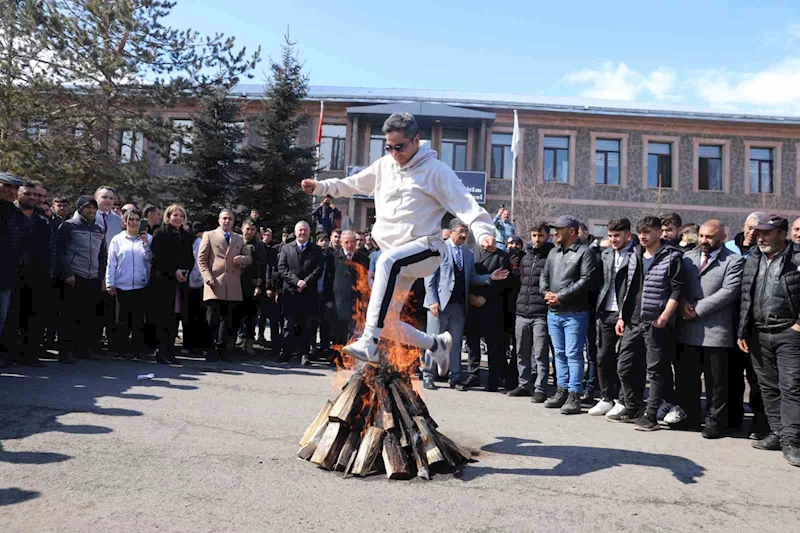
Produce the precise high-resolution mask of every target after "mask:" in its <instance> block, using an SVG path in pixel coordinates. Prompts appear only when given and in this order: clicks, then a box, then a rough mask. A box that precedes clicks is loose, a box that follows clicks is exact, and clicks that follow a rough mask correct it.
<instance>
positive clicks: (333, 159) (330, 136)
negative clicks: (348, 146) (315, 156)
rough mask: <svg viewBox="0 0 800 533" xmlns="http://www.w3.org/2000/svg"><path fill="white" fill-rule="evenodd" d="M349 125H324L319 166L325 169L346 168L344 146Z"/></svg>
mask: <svg viewBox="0 0 800 533" xmlns="http://www.w3.org/2000/svg"><path fill="white" fill-rule="evenodd" d="M346 136H347V126H342V125H337V124H323V125H322V142H321V143H320V146H319V166H320V168H324V169H325V170H343V169H344V146H345V138H346Z"/></svg>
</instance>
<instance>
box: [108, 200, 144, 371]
mask: <svg viewBox="0 0 800 533" xmlns="http://www.w3.org/2000/svg"><path fill="white" fill-rule="evenodd" d="M140 220H141V214H140V213H139V211H137V210H135V209H130V210H128V211H125V213H123V215H122V222H123V224H124V227H125V229H124V231H122V232H121V233H118V234H117V235H115V236H114V238H112V239H111V242H110V243H109V245H108V264H107V266H106V290H107V291H108V293H109V294H110V295H112V296H114V297H116V300H117V320H116V329H117V338H118V342H119V344H120V345H119V346H116V347H113V349H114V350H115V351H117V352H118V353H119V355H120V356H121V357H123V358H126V359H128V358H134V359H136V358H138V357H139V356H140V355H141V354H142V353H143V352H145V350H146V345H145V341H144V316H145V308H146V305H147V299H146V295H147V292H146V289H147V285H148V284H149V283H150V238H151V237H150V235H148V234H147V232H146V231H145V232H142V233H141V234H140V233H139V221H140Z"/></svg>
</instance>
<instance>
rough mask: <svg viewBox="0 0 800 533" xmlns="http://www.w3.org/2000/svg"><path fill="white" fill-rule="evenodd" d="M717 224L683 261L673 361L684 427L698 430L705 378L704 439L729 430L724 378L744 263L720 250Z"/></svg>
mask: <svg viewBox="0 0 800 533" xmlns="http://www.w3.org/2000/svg"><path fill="white" fill-rule="evenodd" d="M724 242H725V230H724V228H723V227H722V224H721V223H720V221H719V220H708V221H706V222H704V223H703V225H702V226H700V230H699V232H698V243H699V246H698V247H697V248H695V249H693V250H691V251H689V252H687V253H686V254H685V255H684V256H683V269H684V272H685V279H686V285H685V286H684V290H683V294H682V296H681V308H680V313H681V318H683V322H682V323H681V326H680V330H679V341H678V342H680V346H679V348H678V351H677V355H676V358H675V370H676V372H675V393H676V397H677V400H678V403H679V404H680V405H681V406H683V409H684V411H685V412H686V420H685V422H684V425H685V426H687V427H688V428H690V429H695V428H697V427H698V426H699V425H700V374H701V373H702V374H703V375H704V377H705V387H706V402H707V405H708V413H707V415H706V424H705V428H703V437H705V438H707V439H716V438H719V437H721V436H722V433H723V432H725V431H726V430H727V429H728V373H729V371H730V370H729V365H728V362H729V358H730V351H731V349H732V348H733V345H734V341H733V339H734V335H735V324H736V301H737V300H738V298H739V291H740V287H741V282H742V272H743V268H744V258H742V256H740V255H738V254H735V253H733V252H731V251H730V250H728V249H727V248H726V247H724V246H723V243H724Z"/></svg>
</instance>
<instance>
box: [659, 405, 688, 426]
mask: <svg viewBox="0 0 800 533" xmlns="http://www.w3.org/2000/svg"><path fill="white" fill-rule="evenodd" d="M686 416H687V415H686V411H684V410H683V409H682V408H681V406H680V405H675V406H673V407H672V409H670V410H669V413H667V415H666V416H665V417H664V422H665V423H667V424H669V425H672V424H678V423H680V422H683V421H684V420H686Z"/></svg>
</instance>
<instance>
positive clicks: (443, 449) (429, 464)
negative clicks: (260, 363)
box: [297, 265, 472, 479]
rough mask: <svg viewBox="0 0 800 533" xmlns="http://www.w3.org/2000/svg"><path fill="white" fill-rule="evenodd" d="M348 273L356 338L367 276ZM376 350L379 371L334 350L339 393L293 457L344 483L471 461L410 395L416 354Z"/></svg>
mask: <svg viewBox="0 0 800 533" xmlns="http://www.w3.org/2000/svg"><path fill="white" fill-rule="evenodd" d="M355 266H356V268H357V270H358V276H357V278H358V281H357V285H356V288H357V289H358V292H359V294H360V295H361V297H360V298H359V299H358V301H357V302H356V306H355V314H354V318H355V319H356V334H355V336H357V335H358V332H359V330H361V329H363V323H364V317H365V315H366V305H367V302H368V299H369V283H368V281H367V279H368V277H367V272H366V270H364V269H363V268H361V267H360V265H355ZM409 311H410V309H408V307H406V311H405V312H404V313H403V318H402V319H403V320H405V321H407V322H410V321H411V320H410V318H411V313H410V312H409ZM337 348H339V349H340V348H341V347H337ZM379 350H380V352H381V365H380V366H373V365H359V364H358V363H357V362H356V361H354V360H353V359H352V358H350V357H348V356H347V355H345V354H342V353H341V350H340V355H339V356H338V357H337V359H336V364H337V369H338V372H337V383H339V384H340V387H341V391H340V392H339V394H338V396H337V397H336V398H334V399H333V400H329V401H327V402H326V403H325V405H323V406H322V410H321V411H320V412H319V414H318V415H317V417H316V418H315V419H314V421H313V422H312V423H311V425H310V426H308V429H306V432H305V434H304V435H303V438H302V439H301V440H300V450H299V451H298V452H297V455H298V456H299V457H300V458H302V459H305V460H306V461H310V462H312V463H314V464H315V465H317V466H318V467H320V468H323V469H325V470H336V471H340V472H344V477H350V476H353V475H355V476H362V477H363V476H367V475H370V474H379V473H385V474H386V477H388V478H389V479H410V478H413V477H420V478H423V479H430V477H431V475H432V474H433V473H435V472H448V471H451V472H452V471H454V470H455V469H457V468H458V467H459V466H460V465H462V464H464V463H466V462H469V461H471V460H472V454H471V452H470V451H469V450H467V449H465V448H463V447H461V446H459V445H458V444H456V443H455V442H454V441H452V440H451V439H449V438H447V437H446V436H445V435H443V434H442V433H440V432H439V431H438V425H437V424H436V421H435V420H434V419H433V418H432V417H431V415H430V413H429V412H428V408H427V406H426V405H425V402H424V401H423V399H422V397H421V396H420V395H419V393H418V392H417V390H416V389H415V388H414V384H415V383H416V384H418V383H419V382H418V381H416V380H414V379H412V376H413V375H414V371H415V370H416V368H417V366H418V365H419V350H418V349H417V348H413V347H410V346H406V345H403V344H399V343H394V342H391V341H386V340H382V341H381V345H380V346H379ZM348 376H349V377H348ZM341 383H343V384H344V385H343V386H341ZM337 388H339V387H337Z"/></svg>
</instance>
